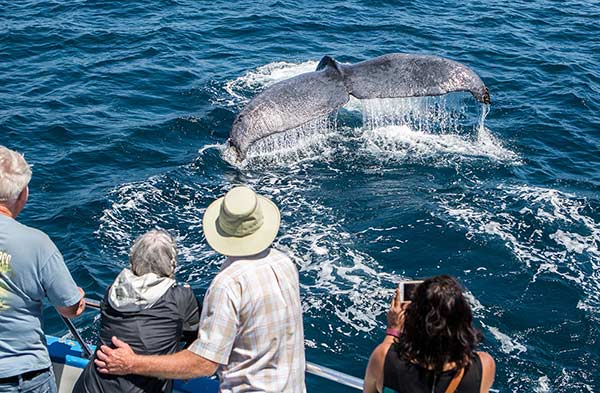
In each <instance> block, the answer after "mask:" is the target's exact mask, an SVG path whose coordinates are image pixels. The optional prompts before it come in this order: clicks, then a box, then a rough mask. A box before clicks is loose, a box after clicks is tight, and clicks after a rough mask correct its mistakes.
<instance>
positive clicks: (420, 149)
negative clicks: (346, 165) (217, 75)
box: [223, 61, 521, 168]
mask: <svg viewBox="0 0 600 393" xmlns="http://www.w3.org/2000/svg"><path fill="white" fill-rule="evenodd" d="M316 64H317V62H316V61H307V62H303V63H299V64H294V63H286V62H276V63H270V64H267V65H264V66H262V67H259V68H258V69H256V70H254V71H250V72H248V73H246V74H245V75H244V76H242V77H240V78H237V79H235V80H233V81H230V82H227V83H226V84H225V91H226V92H227V93H228V94H229V97H230V98H232V99H233V100H234V101H235V102H236V103H237V104H243V103H245V102H247V101H248V100H249V97H247V96H246V94H252V93H254V94H256V93H257V92H259V91H261V90H262V89H264V88H265V87H268V86H270V85H272V84H274V83H276V82H279V81H282V80H284V79H287V78H290V77H293V76H296V75H299V74H301V73H304V72H310V71H314V69H315V68H316ZM477 111H478V112H479V114H476V112H477ZM488 112H489V106H488V105H481V106H480V105H479V104H476V106H474V100H473V99H472V97H471V96H470V95H469V94H466V93H451V94H447V95H444V96H437V97H409V98H383V99H369V100H358V99H356V98H351V100H350V101H349V102H348V103H347V104H346V105H345V106H344V108H343V109H342V110H341V112H340V120H337V117H336V116H337V114H334V115H332V116H329V117H328V118H321V119H317V120H315V121H314V122H311V123H308V124H306V125H303V126H301V127H299V128H297V129H293V130H288V131H286V132H283V133H279V134H274V135H271V136H270V137H267V138H264V139H263V140H261V141H259V142H257V143H255V146H252V148H251V151H250V153H249V157H247V158H246V159H245V160H244V161H243V162H238V159H237V157H236V156H235V155H234V154H231V152H227V151H225V153H224V155H223V158H224V159H225V160H226V161H227V162H229V163H231V164H233V165H236V166H240V167H243V168H246V167H248V166H249V165H265V166H268V165H274V166H281V165H283V166H286V165H289V163H291V162H293V161H294V160H305V159H315V158H318V157H319V156H320V157H321V159H327V157H330V156H332V155H338V156H342V155H343V154H339V153H344V152H348V151H349V150H354V149H355V148H354V140H355V138H354V137H355V135H356V134H358V135H361V136H362V139H363V143H362V145H361V146H359V150H358V151H356V152H355V153H356V154H358V155H361V154H367V155H372V154H375V155H379V156H382V157H394V158H396V159H397V158H400V159H408V160H412V161H427V160H431V159H432V158H433V159H434V160H436V162H437V163H439V160H438V159H439V158H440V156H443V157H442V162H443V163H444V164H448V163H452V162H454V161H456V160H457V159H459V160H460V159H464V158H466V159H485V160H491V161H493V162H498V163H508V164H512V165H519V164H520V163H521V162H520V159H519V157H518V155H517V154H515V153H514V152H512V151H511V150H509V149H507V148H506V147H504V145H503V143H502V142H501V141H500V140H498V139H497V138H496V137H494V136H493V135H492V133H491V132H490V130H489V129H487V128H486V127H485V125H484V122H485V118H486V116H487V114H488ZM351 113H361V114H362V125H361V126H359V127H358V129H356V131H355V132H353V133H352V135H340V134H341V133H340V130H341V129H343V128H344V127H345V125H344V122H343V120H346V118H347V117H348V115H347V114H351ZM336 120H337V121H336ZM477 121H478V122H477ZM338 126H339V127H338ZM334 133H338V136H339V137H338V138H332V135H333V134H334ZM333 140H335V141H336V142H338V143H339V144H340V145H339V146H334V145H332V144H331V143H330V142H332V141H333Z"/></svg>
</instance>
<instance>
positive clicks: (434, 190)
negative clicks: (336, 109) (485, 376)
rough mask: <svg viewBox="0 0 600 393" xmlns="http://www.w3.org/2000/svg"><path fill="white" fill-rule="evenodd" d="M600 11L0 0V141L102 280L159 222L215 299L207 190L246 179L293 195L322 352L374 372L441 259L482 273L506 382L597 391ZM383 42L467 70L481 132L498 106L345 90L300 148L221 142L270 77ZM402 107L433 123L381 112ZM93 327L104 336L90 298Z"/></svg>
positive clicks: (379, 47) (89, 331)
mask: <svg viewBox="0 0 600 393" xmlns="http://www.w3.org/2000/svg"><path fill="white" fill-rule="evenodd" d="M599 20H600V3H598V2H569V1H567V2H552V1H513V2H501V3H498V4H495V3H493V2H485V3H483V2H472V1H456V0H451V1H448V2H446V3H444V4H441V3H440V4H438V3H437V2H432V1H429V2H428V1H405V2H392V1H358V0H351V1H343V2H329V3H327V4H319V3H318V2H314V1H300V2H291V1H287V0H286V1H275V2H273V1H268V2H262V1H261V2H229V1H212V2H192V1H183V0H181V1H152V2H149V1H128V2H118V1H114V0H106V1H93V2H92V1H70V2H54V1H35V2H34V1H21V2H8V1H1V2H0V144H5V145H8V146H9V147H11V148H13V149H17V150H19V151H22V152H24V153H25V155H26V158H27V159H28V160H29V162H30V163H32V164H33V165H34V168H33V169H34V177H33V180H32V183H31V199H30V203H29V205H28V207H27V209H26V210H25V211H24V212H23V214H22V216H21V217H20V219H21V220H22V221H23V222H25V223H27V224H30V225H33V226H36V227H39V228H41V229H43V230H45V231H46V232H47V233H49V234H50V235H51V237H52V238H53V239H54V240H55V242H56V243H57V244H58V246H59V248H60V249H61V250H62V252H63V253H64V256H65V259H66V261H67V264H68V266H69V268H70V269H71V271H72V272H73V275H74V277H75V278H76V280H77V281H78V283H79V284H80V285H81V286H82V287H84V289H85V290H86V292H87V294H88V296H90V297H94V298H99V297H100V296H101V294H102V293H103V292H104V290H105V288H106V286H107V285H108V284H109V283H111V282H112V280H113V279H114V277H115V275H116V274H117V273H118V272H119V271H120V270H121V269H122V268H123V267H124V266H126V265H127V251H128V247H129V246H130V244H131V241H132V240H133V239H134V238H135V237H136V236H137V235H139V234H141V233H143V232H144V231H146V230H148V229H150V228H153V227H156V226H158V227H162V228H166V229H168V230H170V231H172V232H173V233H175V234H177V236H178V241H179V245H180V249H181V258H180V261H179V262H180V267H179V270H178V277H179V279H180V280H182V281H186V282H189V283H190V284H191V285H192V287H193V288H194V290H195V291H196V293H197V294H198V295H201V294H202V293H203V292H204V291H205V290H206V288H207V286H208V285H209V283H210V280H211V278H212V277H213V275H214V274H215V273H216V272H217V271H218V269H219V266H220V258H219V257H218V256H217V255H215V254H214V253H213V252H212V251H211V250H210V249H209V248H208V246H207V245H206V244H205V242H204V238H203V235H202V227H201V218H202V214H203V212H204V208H205V207H206V206H207V205H208V204H209V202H210V201H212V200H213V199H214V198H216V197H217V196H220V195H221V194H223V193H224V192H225V191H226V190H228V189H229V188H230V187H231V186H232V185H233V184H238V183H245V184H249V185H251V186H253V187H255V188H256V189H257V190H258V191H260V192H262V193H265V194H268V195H270V196H271V197H272V198H273V200H274V201H275V202H276V203H277V204H278V205H279V206H280V207H281V210H282V217H283V223H282V228H281V232H280V236H279V238H278V240H277V246H278V247H280V248H282V249H284V250H286V251H288V252H289V253H290V254H292V255H293V256H294V260H295V261H296V263H297V265H298V268H299V271H300V277H301V283H302V288H301V296H302V301H303V305H304V320H305V335H306V343H307V356H308V358H309V359H310V360H312V361H314V362H318V363H321V364H323V365H327V366H330V367H332V368H336V369H339V370H343V371H346V372H348V373H350V374H352V375H355V376H359V377H362V375H363V373H364V368H365V366H366V363H367V359H368V356H369V354H370V352H371V350H372V349H373V348H374V346H375V345H376V344H377V343H378V342H379V340H380V339H381V338H382V334H383V328H384V321H385V312H386V310H387V304H388V300H389V297H390V294H391V292H392V289H393V287H394V284H395V283H396V282H397V281H399V280H400V279H402V278H421V277H427V276H430V275H435V274H442V273H446V274H451V275H454V276H456V277H458V278H459V279H460V280H461V281H462V282H463V283H464V284H465V286H466V288H467V290H468V294H469V297H470V299H471V303H472V305H473V307H474V310H475V315H476V318H477V325H478V326H479V327H480V328H481V329H482V330H483V332H484V335H485V342H484V344H483V346H482V347H483V349H484V350H486V351H489V352H490V353H491V354H492V355H493V356H494V357H495V359H496V362H497V375H496V384H495V387H496V388H499V389H500V390H501V391H503V392H530V391H536V392H581V391H590V392H591V391H600V372H599V371H598V368H599V366H600V345H599V340H600V331H599V323H600V270H599V268H600V165H599V164H600V115H599V114H598V113H599V111H600V99H599V96H600V28H599V27H598V26H599V23H598V22H599ZM390 52H412V53H424V54H437V55H442V56H446V57H449V58H451V59H453V60H457V61H460V62H463V63H465V64H467V65H469V66H470V67H472V68H473V69H474V70H475V71H476V72H477V73H478V74H479V75H480V76H481V77H482V79H483V80H484V82H485V83H486V85H487V86H488V87H489V89H490V92H491V96H492V105H491V108H490V112H489V114H488V115H487V118H486V121H485V127H486V128H485V129H483V130H480V129H478V127H477V126H465V125H464V124H462V125H457V121H455V120H456V119H457V118H459V117H460V118H461V119H462V120H465V119H466V121H463V123H464V122H466V123H468V122H469V121H471V122H472V123H473V124H475V123H477V122H478V121H479V118H480V117H479V116H480V114H479V113H480V111H481V109H482V108H480V107H479V106H478V105H477V104H474V102H473V100H472V99H470V98H469V97H464V96H460V95H459V96H458V97H454V96H452V95H450V96H449V97H446V98H443V97H442V98H436V99H417V100H415V99H413V100H411V99H407V100H395V101H392V102H385V103H383V104H381V105H379V104H377V103H371V104H368V105H365V107H366V109H363V112H365V113H367V116H365V117H366V120H370V121H371V123H369V124H371V125H372V126H370V127H366V126H363V125H362V123H361V119H362V116H361V112H360V111H359V109H360V108H361V106H360V105H361V104H360V103H356V102H351V103H350V104H349V106H347V107H346V108H345V109H343V110H341V111H340V113H339V116H338V122H337V127H336V128H335V129H333V130H332V129H329V130H316V131H317V132H316V135H312V136H311V137H310V138H308V142H306V140H305V139H303V140H304V141H305V143H295V142H294V143H293V145H296V147H295V148H293V149H287V150H285V151H266V150H265V152H266V154H265V155H264V156H259V157H255V158H254V159H252V160H249V162H247V163H246V165H244V166H242V167H239V166H234V165H231V164H229V163H227V162H226V161H225V160H224V159H223V158H222V155H221V153H222V149H223V144H224V142H225V141H226V139H227V136H228V132H229V128H230V126H231V123H232V121H233V119H234V118H235V115H236V113H237V112H238V111H239V110H240V109H241V108H243V106H244V104H245V103H246V102H247V101H248V99H249V98H251V97H252V96H254V95H256V94H257V93H258V92H260V91H261V90H262V89H264V88H265V87H266V86H268V85H269V84H271V83H273V82H275V81H278V80H281V79H284V78H286V77H289V76H293V75H296V74H298V73H301V72H305V71H310V70H312V69H313V68H314V67H315V65H316V62H317V61H318V60H319V59H320V57H321V56H323V55H325V54H329V55H333V56H334V57H336V58H337V59H338V60H340V61H343V62H355V61H361V60H365V59H368V58H371V57H374V56H378V55H382V54H385V53H390ZM440 105H441V106H442V107H443V108H445V109H444V111H443V113H442V114H441V115H439V116H437V117H435V116H434V118H433V120H432V121H431V122H429V123H425V126H422V127H419V126H418V124H422V123H419V120H418V118H428V117H427V116H428V113H430V112H429V111H430V109H431V108H434V107H437V108H439V107H440ZM386 108H387V109H386ZM390 108H391V109H392V110H395V112H396V115H397V113H398V112H406V111H408V112H410V113H413V114H415V116H416V118H417V119H416V120H415V121H414V122H413V123H411V124H412V126H410V127H406V126H405V127H398V126H397V125H396V126H386V125H388V124H387V123H385V122H384V121H383V119H384V118H389V116H388V117H385V116H383V114H384V113H385V112H386V111H389V110H390ZM461 116H462V117H461ZM413 120H414V119H413ZM436 122H437V126H432V127H431V129H430V128H429V126H428V125H431V124H432V123H436ZM384 123H385V124H384ZM46 311H47V312H46V322H47V324H46V327H47V330H48V332H49V333H53V334H58V335H63V334H65V333H66V330H65V328H64V327H63V326H62V324H61V321H60V320H59V319H58V317H57V316H56V315H55V314H54V313H52V312H51V311H50V310H46ZM77 323H78V325H79V326H81V327H82V328H83V333H84V335H85V336H86V337H87V338H88V339H89V340H90V341H92V340H93V335H94V333H95V332H96V331H97V329H98V326H97V322H95V320H94V315H93V314H87V315H86V316H85V317H82V318H81V319H79V320H78V321H77ZM308 386H309V390H310V391H332V392H337V391H339V392H342V391H347V390H345V389H344V388H341V387H337V386H333V385H330V384H324V383H322V382H321V381H320V380H318V379H316V378H314V377H309V379H308Z"/></svg>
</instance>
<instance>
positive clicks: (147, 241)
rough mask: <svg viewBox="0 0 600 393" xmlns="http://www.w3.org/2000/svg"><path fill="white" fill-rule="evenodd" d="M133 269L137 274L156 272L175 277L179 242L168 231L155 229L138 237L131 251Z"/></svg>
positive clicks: (130, 259) (130, 258) (159, 274)
mask: <svg viewBox="0 0 600 393" xmlns="http://www.w3.org/2000/svg"><path fill="white" fill-rule="evenodd" d="M129 263H130V264H131V271H132V272H133V274H135V275H136V276H142V275H144V274H147V273H154V274H156V275H158V276H162V277H173V275H174V274H175V267H177V244H176V243H175V239H174V238H173V236H171V235H170V234H169V233H168V232H167V231H163V230H158V229H154V230H151V231H149V232H146V233H144V234H143V235H141V236H140V237H138V238H137V239H136V240H135V242H134V243H133V246H132V247H131V251H130V253H129Z"/></svg>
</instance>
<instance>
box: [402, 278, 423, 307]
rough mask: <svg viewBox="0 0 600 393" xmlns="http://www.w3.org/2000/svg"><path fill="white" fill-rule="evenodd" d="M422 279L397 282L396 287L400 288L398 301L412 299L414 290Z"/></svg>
mask: <svg viewBox="0 0 600 393" xmlns="http://www.w3.org/2000/svg"><path fill="white" fill-rule="evenodd" d="M422 282H423V280H416V281H402V282H401V283H400V284H398V288H400V301H401V302H410V301H412V300H413V296H414V294H415V290H416V289H417V287H418V286H419V284H421V283H422Z"/></svg>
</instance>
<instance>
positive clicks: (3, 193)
mask: <svg viewBox="0 0 600 393" xmlns="http://www.w3.org/2000/svg"><path fill="white" fill-rule="evenodd" d="M30 179H31V168H30V167H29V165H28V164H27V162H26V161H25V159H24V158H23V156H21V155H20V154H19V153H16V152H14V151H12V150H10V149H8V148H6V147H4V146H0V392H1V393H4V392H40V393H41V392H51V393H52V392H56V384H55V381H54V374H53V373H52V367H50V366H51V364H50V357H49V356H48V351H47V349H46V346H45V342H44V332H43V331H42V321H41V318H42V300H43V298H44V297H47V298H48V299H49V300H50V303H52V305H54V306H55V307H56V308H57V310H58V311H59V312H60V313H61V314H62V315H63V316H65V317H68V318H72V317H75V316H77V315H79V314H81V312H83V309H84V307H85V303H84V300H83V290H82V289H81V288H78V287H77V286H76V285H75V282H73V278H72V277H71V274H70V273H69V270H68V269H67V267H66V266H65V263H64V261H63V258H62V255H61V253H60V252H59V251H58V249H57V248H56V246H55V245H54V243H53V242H52V240H50V238H48V236H46V235H45V234H44V233H43V232H41V231H38V230H36V229H33V228H30V227H28V226H25V225H23V224H21V223H19V222H18V221H16V217H17V216H18V215H19V213H20V212H21V211H22V210H23V208H24V207H25V204H26V203H27V199H28V197H29V187H28V184H29V180H30Z"/></svg>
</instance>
